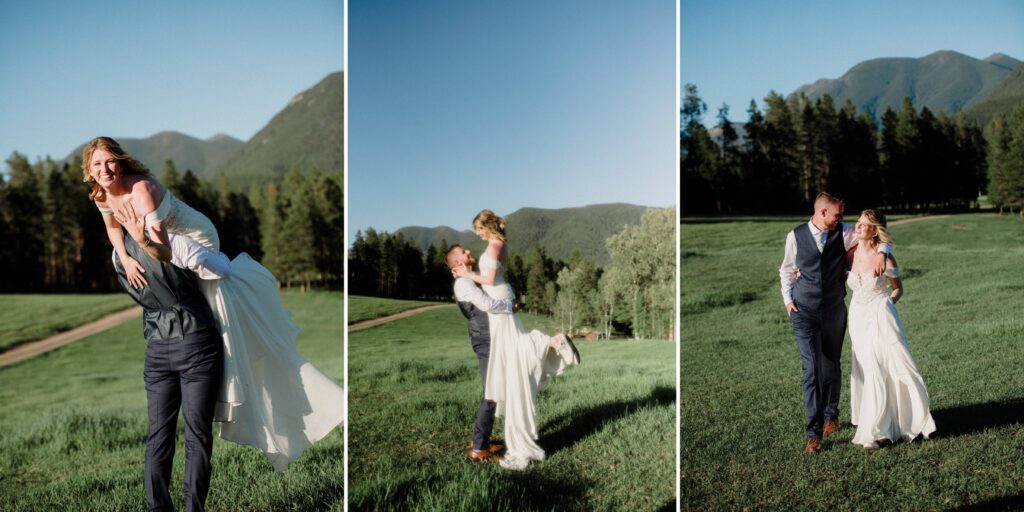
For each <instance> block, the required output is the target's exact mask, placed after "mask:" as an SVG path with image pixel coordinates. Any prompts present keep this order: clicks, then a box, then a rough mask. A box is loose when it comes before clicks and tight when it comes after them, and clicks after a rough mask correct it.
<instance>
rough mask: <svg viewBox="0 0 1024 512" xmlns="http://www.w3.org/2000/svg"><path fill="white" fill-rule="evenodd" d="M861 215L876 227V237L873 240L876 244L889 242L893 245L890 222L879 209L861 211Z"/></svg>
mask: <svg viewBox="0 0 1024 512" xmlns="http://www.w3.org/2000/svg"><path fill="white" fill-rule="evenodd" d="M860 216H861V217H864V218H865V219H866V220H867V221H868V224H870V225H871V226H872V227H874V228H875V238H874V239H873V240H872V241H873V242H874V243H875V245H878V244H889V245H892V235H890V234H889V229H888V228H887V227H886V226H888V222H886V220H885V215H883V214H882V212H880V211H878V210H864V211H862V212H860Z"/></svg>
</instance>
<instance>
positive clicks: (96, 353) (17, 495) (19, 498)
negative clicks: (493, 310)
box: [0, 291, 344, 511]
mask: <svg viewBox="0 0 1024 512" xmlns="http://www.w3.org/2000/svg"><path fill="white" fill-rule="evenodd" d="M283 298H284V302H285V307H286V308H288V309H289V311H291V313H292V317H293V320H294V321H295V322H296V323H297V324H298V325H299V326H300V327H301V328H302V329H303V331H302V333H301V334H300V335H299V339H298V342H297V343H298V347H299V351H300V352H301V353H302V354H303V355H305V356H306V357H307V358H309V359H310V360H311V361H312V362H313V363H314V364H316V365H317V366H318V367H319V368H320V369H322V370H324V371H325V372H326V373H327V374H328V375H330V376H331V377H332V378H333V379H335V380H336V381H337V382H341V378H342V373H343V372H342V368H343V364H344V363H343V361H342V350H341V347H342V328H343V326H342V321H341V318H342V311H343V310H342V308H343V303H344V301H343V299H342V294H340V293H325V292H313V293H309V292H307V293H306V294H299V293H293V292H287V291H286V292H285V293H284V294H283ZM145 347H146V342H145V340H144V339H143V338H142V321H141V320H140V319H135V320H129V321H127V322H125V323H123V324H121V325H119V326H117V327H115V328H113V329H111V330H109V331H106V332H103V333H99V334H96V335H94V336H90V337H88V338H85V339H82V340H80V341H77V342H74V343H72V344H70V345H67V346H65V347H62V348H60V349H57V350H54V351H52V352H48V353H45V354H42V355H39V356H36V357H34V358H32V359H29V360H26V361H22V362H20V363H17V364H15V365H12V366H10V367H6V368H2V369H0V495H2V496H3V498H4V499H3V500H0V510H76V511H77V510H97V511H113V510H144V509H145V506H146V503H145V493H144V490H143V482H142V465H143V459H144V451H145V441H146V421H147V420H146V392H145V389H144V387H143V382H142V364H143V360H144V357H145ZM181 423H182V420H181V418H180V417H179V432H182V430H181V429H182V426H181ZM216 430H217V426H216V425H215V426H214V431H216ZM183 438H184V434H179V436H178V446H177V449H176V453H175V461H174V476H173V483H172V487H171V495H172V497H173V498H174V499H175V506H176V507H177V508H178V509H179V510H180V509H182V503H181V495H182V488H181V478H182V470H183V467H184V446H183ZM343 480H344V460H343V436H342V433H341V431H340V430H336V431H335V432H332V433H331V434H330V435H329V436H328V437H327V438H326V439H324V440H323V441H321V442H320V443H318V444H317V445H315V446H314V447H312V448H310V449H309V450H307V452H306V453H305V454H304V455H303V456H302V458H301V459H299V460H298V461H296V462H295V463H293V464H292V465H291V467H289V469H288V470H287V471H285V472H284V473H274V471H273V468H272V467H271V466H270V464H269V463H268V462H267V461H266V460H265V458H264V457H263V455H262V453H260V452H259V451H258V450H257V449H255V448H251V447H243V446H239V445H235V444H233V443H229V442H226V441H222V440H220V439H219V438H217V439H216V440H215V443H214V450H213V480H212V482H211V487H210V495H209V498H208V500H207V506H208V507H209V509H210V510H265V511H278V510H295V511H300V510H302V511H308V510H342V509H343V501H344V499H343V492H344V482H343Z"/></svg>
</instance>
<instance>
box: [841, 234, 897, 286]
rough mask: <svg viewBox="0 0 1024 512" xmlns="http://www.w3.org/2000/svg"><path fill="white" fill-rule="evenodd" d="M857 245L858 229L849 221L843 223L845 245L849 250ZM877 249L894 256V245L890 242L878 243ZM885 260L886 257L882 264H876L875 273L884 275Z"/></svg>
mask: <svg viewBox="0 0 1024 512" xmlns="http://www.w3.org/2000/svg"><path fill="white" fill-rule="evenodd" d="M856 245H857V229H856V228H855V227H854V226H853V225H851V224H847V223H845V222H844V223H843V247H844V248H845V249H846V250H847V251H849V250H850V249H851V248H853V247H855V246H856ZM875 250H876V251H878V252H880V253H882V254H886V255H888V256H892V245H890V244H878V247H876V248H875ZM885 260H886V258H883V259H882V263H881V264H878V265H875V275H876V276H880V275H882V272H885Z"/></svg>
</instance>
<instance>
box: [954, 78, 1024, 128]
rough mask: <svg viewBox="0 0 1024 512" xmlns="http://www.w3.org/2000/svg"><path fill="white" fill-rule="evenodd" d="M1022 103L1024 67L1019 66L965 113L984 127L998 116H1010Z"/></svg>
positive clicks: (1023, 98)
mask: <svg viewBox="0 0 1024 512" xmlns="http://www.w3.org/2000/svg"><path fill="white" fill-rule="evenodd" d="M1021 101H1024V65H1020V66H1018V67H1017V69H1015V70H1013V72H1012V73H1010V75H1009V76H1007V77H1006V79H1005V80H1003V81H1002V82H1000V83H999V85H997V86H996V87H995V88H994V89H993V90H992V92H991V93H989V95H988V96H986V97H985V98H984V99H983V100H981V101H979V102H978V103H975V104H974V105H971V107H970V108H968V109H967V110H966V111H965V112H964V113H965V114H967V117H969V118H971V119H973V120H975V121H977V122H978V125H979V126H982V127H984V126H987V125H988V123H989V122H990V121H992V118H993V117H995V116H996V114H1002V115H1004V116H1008V115H1009V114H1010V111H1012V110H1013V107H1015V106H1016V105H1017V104H1019V103H1020V102H1021Z"/></svg>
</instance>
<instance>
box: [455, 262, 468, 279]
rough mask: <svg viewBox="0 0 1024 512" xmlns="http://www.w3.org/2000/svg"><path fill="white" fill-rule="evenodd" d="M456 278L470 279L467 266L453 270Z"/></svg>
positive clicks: (460, 266)
mask: <svg viewBox="0 0 1024 512" xmlns="http://www.w3.org/2000/svg"><path fill="white" fill-rule="evenodd" d="M452 273H453V274H455V276H456V277H469V274H470V270H469V269H468V268H467V267H466V266H465V265H459V266H457V267H455V268H453V269H452Z"/></svg>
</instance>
